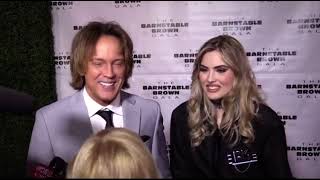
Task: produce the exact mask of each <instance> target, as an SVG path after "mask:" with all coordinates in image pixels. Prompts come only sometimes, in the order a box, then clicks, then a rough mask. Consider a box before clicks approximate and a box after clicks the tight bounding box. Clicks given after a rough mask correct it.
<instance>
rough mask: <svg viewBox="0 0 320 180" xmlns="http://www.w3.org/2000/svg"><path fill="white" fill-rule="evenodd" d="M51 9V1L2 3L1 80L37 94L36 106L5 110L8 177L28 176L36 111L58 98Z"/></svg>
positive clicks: (1, 125)
mask: <svg viewBox="0 0 320 180" xmlns="http://www.w3.org/2000/svg"><path fill="white" fill-rule="evenodd" d="M50 8H51V7H50V4H49V2H46V1H43V2H42V1H38V2H22V1H21V2H19V1H7V2H5V1H1V2H0V20H1V21H0V85H1V86H3V87H7V88H11V89H15V90H17V91H19V92H24V93H26V94H29V95H31V96H33V97H34V101H33V105H32V110H31V111H28V112H8V111H3V110H2V111H1V113H0V129H1V131H0V156H1V157H0V172H1V173H0V176H3V177H19V176H20V177H23V176H24V175H25V164H26V157H27V152H28V146H29V141H30V137H31V132H32V127H33V124H34V115H35V110H36V109H38V108H39V107H41V106H43V105H46V104H49V103H51V102H53V101H55V100H56V88H55V66H54V60H53V56H54V49H53V35H52V31H51V28H52V17H51V9H50ZM1 96H2V100H3V99H4V95H3V94H2V95H1ZM1 96H0V103H1V102H2V103H3V102H4V101H1Z"/></svg>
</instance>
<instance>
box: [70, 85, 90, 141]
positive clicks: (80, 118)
mask: <svg viewBox="0 0 320 180" xmlns="http://www.w3.org/2000/svg"><path fill="white" fill-rule="evenodd" d="M70 108H71V110H72V114H73V117H72V121H73V122H72V124H73V125H72V129H73V132H75V133H76V134H77V136H78V137H79V140H80V142H82V141H84V140H85V139H87V138H88V137H89V136H90V135H91V134H92V133H93V131H92V126H91V122H90V119H89V116H88V110H87V106H86V105H85V102H84V98H83V95H82V91H79V92H77V94H75V96H73V98H72V99H71V101H70Z"/></svg>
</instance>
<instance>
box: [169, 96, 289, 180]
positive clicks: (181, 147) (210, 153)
mask: <svg viewBox="0 0 320 180" xmlns="http://www.w3.org/2000/svg"><path fill="white" fill-rule="evenodd" d="M258 117H259V119H258V120H257V121H256V120H255V121H254V123H253V128H254V131H255V141H254V142H253V143H252V144H250V146H248V145H246V144H244V143H239V144H237V145H236V146H235V147H233V148H230V147H229V146H227V145H226V144H225V143H224V141H223V140H222V138H221V134H220V132H219V131H216V132H215V133H214V134H213V135H212V136H208V137H206V138H205V139H204V140H203V141H202V143H201V144H200V145H199V146H197V147H196V148H191V145H190V137H189V131H190V130H189V127H188V124H187V121H188V113H187V102H184V103H182V104H181V105H179V106H178V107H177V108H176V109H175V110H174V111H173V112H172V116H171V129H170V142H171V151H170V168H171V172H172V175H173V178H185V177H186V178H193V177H205V178H212V177H225V178H232V177H240V178H241V177H285V178H290V177H292V174H291V170H290V167H289V163H288V158H287V144H286V136H285V130H284V126H283V123H282V122H281V120H280V119H279V117H278V115H277V114H276V113H275V112H274V111H273V110H272V109H271V108H270V107H268V106H266V105H260V107H259V111H258Z"/></svg>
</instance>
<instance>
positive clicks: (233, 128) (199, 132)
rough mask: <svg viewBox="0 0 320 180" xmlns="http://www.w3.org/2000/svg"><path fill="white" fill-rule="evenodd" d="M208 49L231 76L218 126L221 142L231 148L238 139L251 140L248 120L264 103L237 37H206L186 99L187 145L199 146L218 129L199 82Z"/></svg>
mask: <svg viewBox="0 0 320 180" xmlns="http://www.w3.org/2000/svg"><path fill="white" fill-rule="evenodd" d="M212 51H217V52H219V53H220V54H221V56H222V59H223V61H224V62H225V63H226V65H227V66H229V67H230V68H231V70H232V71H233V72H234V75H235V81H234V83H233V88H232V89H231V91H230V92H228V93H227V94H226V96H224V97H223V98H222V100H221V104H222V108H223V110H224V114H223V117H222V120H221V124H220V128H219V129H220V132H221V134H222V137H223V139H224V141H225V142H227V143H228V144H229V145H230V146H231V147H233V146H235V145H236V144H237V143H238V142H239V141H242V140H243V141H244V143H247V144H249V143H251V142H253V141H254V139H255V135H254V130H253V127H252V121H253V119H254V118H255V116H256V113H257V107H258V106H257V105H258V104H260V103H264V102H263V99H262V97H261V95H260V92H259V88H258V87H257V85H256V80H255V76H254V73H253V71H252V70H251V67H250V64H249V61H248V58H247V56H246V53H245V50H244V48H243V46H242V45H241V44H240V42H239V41H238V40H237V39H235V38H233V37H231V36H228V35H221V36H217V37H214V38H212V39H209V40H208V41H207V42H205V43H204V44H203V45H202V47H201V48H200V50H199V52H198V54H197V58H196V60H195V63H194V67H193V72H192V83H191V98H190V100H189V101H188V112H189V119H188V125H189V127H190V129H191V131H190V137H191V145H192V147H196V146H199V145H200V144H201V142H202V141H203V140H204V138H205V137H206V136H210V135H212V134H213V133H214V132H215V131H216V130H217V129H218V126H217V123H216V115H215V108H216V107H215V106H214V105H213V103H212V102H211V101H210V99H209V98H208V96H207V95H206V93H205V92H204V90H203V88H202V86H201V84H200V81H199V72H200V65H201V61H202V59H203V56H204V55H205V54H206V53H208V52H212Z"/></svg>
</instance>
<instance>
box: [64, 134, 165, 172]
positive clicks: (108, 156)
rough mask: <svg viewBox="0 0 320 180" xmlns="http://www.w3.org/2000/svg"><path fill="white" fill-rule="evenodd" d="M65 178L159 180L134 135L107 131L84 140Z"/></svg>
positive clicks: (141, 145) (154, 168) (149, 156)
mask: <svg viewBox="0 0 320 180" xmlns="http://www.w3.org/2000/svg"><path fill="white" fill-rule="evenodd" d="M67 178H159V173H158V170H157V168H156V165H155V163H154V160H153V158H152V156H151V153H150V152H149V150H148V149H147V147H146V146H145V145H144V143H143V142H142V140H141V139H140V137H139V136H138V135H137V134H136V133H134V132H132V131H130V130H128V129H125V128H109V129H106V130H102V131H100V132H98V133H97V134H96V135H94V136H91V137H90V138H88V139H87V140H86V141H85V143H84V144H83V145H82V147H81V148H80V150H79V152H78V154H77V155H76V157H75V158H74V160H73V161H72V162H71V163H70V164H69V166H68V170H67Z"/></svg>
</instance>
